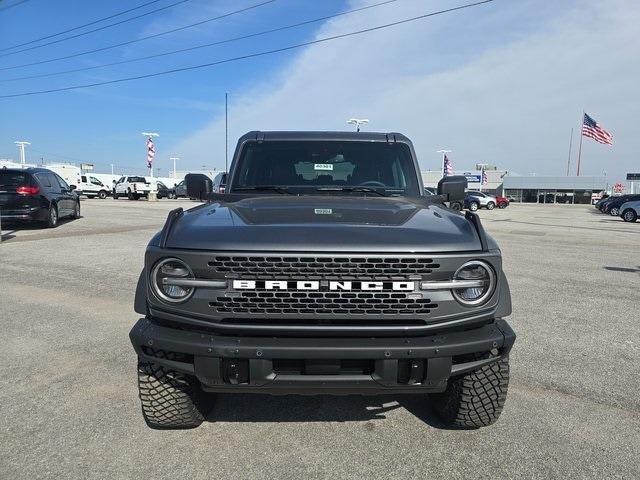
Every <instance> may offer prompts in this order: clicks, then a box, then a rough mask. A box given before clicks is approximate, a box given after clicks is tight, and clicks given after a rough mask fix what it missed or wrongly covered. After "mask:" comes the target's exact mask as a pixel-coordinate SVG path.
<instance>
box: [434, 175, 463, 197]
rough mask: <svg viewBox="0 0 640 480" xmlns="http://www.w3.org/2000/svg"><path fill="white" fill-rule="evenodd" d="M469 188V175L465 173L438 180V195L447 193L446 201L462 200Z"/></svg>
mask: <svg viewBox="0 0 640 480" xmlns="http://www.w3.org/2000/svg"><path fill="white" fill-rule="evenodd" d="M466 189H467V177H465V176H463V175H452V176H450V177H443V178H442V179H441V180H440V181H439V182H438V195H445V198H446V199H447V200H446V201H448V202H456V201H460V202H461V201H462V200H464V197H465V195H466V194H465V191H466Z"/></svg>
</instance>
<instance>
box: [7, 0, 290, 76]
mask: <svg viewBox="0 0 640 480" xmlns="http://www.w3.org/2000/svg"><path fill="white" fill-rule="evenodd" d="M182 1H189V0H182ZM275 1H277V0H265V1H263V2H261V3H256V4H254V5H249V6H248V7H245V8H241V9H239V10H233V11H231V12H228V13H225V14H223V15H218V16H217V17H212V18H207V19H206V20H201V21H199V22H196V23H192V24H189V25H184V26H182V27H178V28H174V29H171V30H166V31H164V32H159V33H154V34H153V35H147V36H146V37H140V38H135V39H133V40H128V41H126V42H122V43H117V44H115V45H108V46H106V47H101V48H96V49H94V50H87V51H84V52H79V53H74V54H71V55H66V56H64V57H57V58H51V59H49V60H40V61H38V62H32V63H24V64H22V65H13V66H11V67H0V70H13V69H14V68H22V67H31V66H33V65H42V64H43V63H51V62H56V61H58V60H66V59H68V58H75V57H80V56H82V55H88V54H90V53H97V52H103V51H105V50H110V49H112V48H116V47H122V46H125V45H131V44H132V43H137V42H142V41H143V40H148V39H150V38H156V37H160V36H162V35H167V34H169V33H175V32H179V31H180V30H186V29H188V28H193V27H197V26H200V25H202V24H204V23H208V22H213V21H214V20H220V19H222V18H226V17H230V16H232V15H237V14H239V13H243V12H246V11H248V10H253V9H254V8H258V7H262V6H264V5H267V4H269V3H273V2H275ZM13 53H15V52H13ZM0 56H2V55H0Z"/></svg>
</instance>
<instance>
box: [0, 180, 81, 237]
mask: <svg viewBox="0 0 640 480" xmlns="http://www.w3.org/2000/svg"><path fill="white" fill-rule="evenodd" d="M0 216H2V220H3V221H4V220H18V221H31V222H43V223H45V224H46V225H47V226H49V227H55V226H56V225H58V220H59V219H60V218H63V217H71V218H79V217H80V199H79V198H78V195H77V194H76V193H75V192H74V191H73V187H70V186H69V185H67V182H65V181H64V180H63V179H62V178H60V176H58V175H57V174H55V173H54V172H52V171H51V170H47V169H46V168H1V169H0Z"/></svg>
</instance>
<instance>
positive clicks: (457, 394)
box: [430, 356, 509, 429]
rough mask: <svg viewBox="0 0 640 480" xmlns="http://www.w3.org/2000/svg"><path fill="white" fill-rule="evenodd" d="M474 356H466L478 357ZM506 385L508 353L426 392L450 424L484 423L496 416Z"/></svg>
mask: <svg viewBox="0 0 640 480" xmlns="http://www.w3.org/2000/svg"><path fill="white" fill-rule="evenodd" d="M480 358H483V356H475V357H473V358H471V359H470V360H478V359H480ZM508 387H509V357H506V358H502V359H500V360H498V361H497V362H494V363H491V364H489V365H485V366H484V367H481V368H479V369H477V370H474V371H472V372H469V373H466V374H464V375H461V376H459V377H454V378H452V379H450V380H449V384H448V385H447V389H446V390H445V391H444V392H442V393H436V394H432V395H430V397H431V405H432V407H433V409H434V410H435V412H436V413H437V414H438V416H439V417H440V418H441V419H442V421H443V422H444V423H445V424H447V425H448V426H450V427H455V428H461V429H475V428H480V427H486V426H488V425H491V424H492V423H494V422H495V421H496V420H498V418H499V417H500V413H502V408H503V407H504V403H505V401H506V400H507V389H508Z"/></svg>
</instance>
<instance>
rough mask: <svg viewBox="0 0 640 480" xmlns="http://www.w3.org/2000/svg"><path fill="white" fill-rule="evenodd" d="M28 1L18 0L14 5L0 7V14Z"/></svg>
mask: <svg viewBox="0 0 640 480" xmlns="http://www.w3.org/2000/svg"><path fill="white" fill-rule="evenodd" d="M28 1H29V0H18V1H17V2H16V3H12V4H11V5H5V6H4V7H2V6H0V12H2V11H3V10H9V9H10V8H13V7H17V6H18V5H21V4H23V3H26V2H28Z"/></svg>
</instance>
